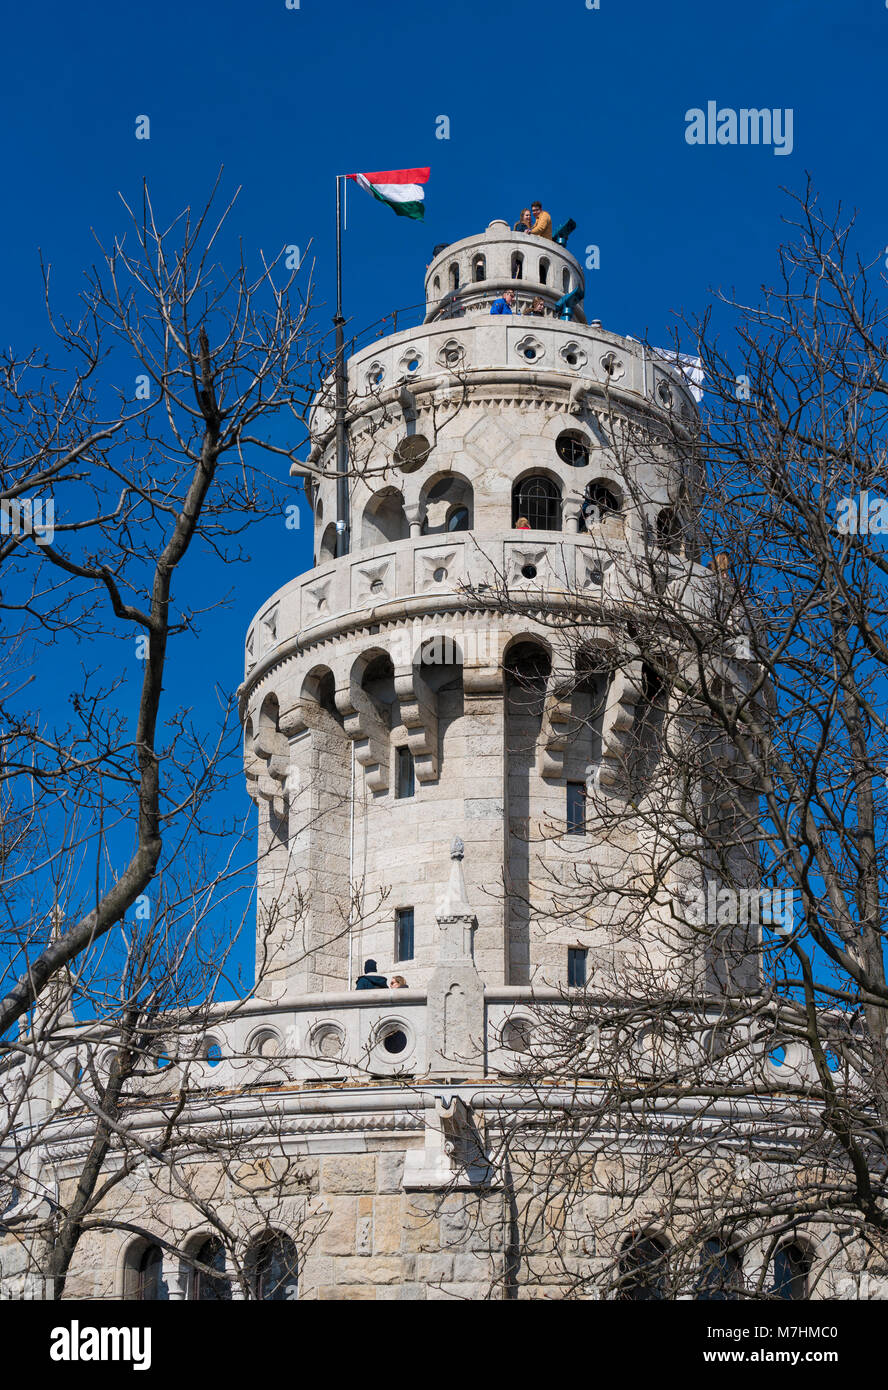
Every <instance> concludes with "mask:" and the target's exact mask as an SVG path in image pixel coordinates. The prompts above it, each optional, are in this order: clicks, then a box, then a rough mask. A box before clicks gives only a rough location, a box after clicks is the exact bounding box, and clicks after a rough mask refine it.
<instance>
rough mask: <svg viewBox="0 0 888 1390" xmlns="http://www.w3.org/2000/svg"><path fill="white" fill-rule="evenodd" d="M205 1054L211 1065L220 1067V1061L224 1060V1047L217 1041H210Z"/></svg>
mask: <svg viewBox="0 0 888 1390" xmlns="http://www.w3.org/2000/svg"><path fill="white" fill-rule="evenodd" d="M204 1056H205V1057H206V1060H207V1063H208V1064H209V1066H211V1067H218V1065H219V1063H220V1062H221V1061H222V1049H221V1047H220V1046H219V1044H218V1043H217V1042H211V1043H208V1044H207V1050H206V1052H205V1053H204Z"/></svg>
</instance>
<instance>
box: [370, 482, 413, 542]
mask: <svg viewBox="0 0 888 1390" xmlns="http://www.w3.org/2000/svg"><path fill="white" fill-rule="evenodd" d="M409 535H410V526H409V524H408V522H407V516H406V513H405V511H404V497H403V494H402V492H401V490H400V488H397V487H393V486H391V485H389V486H388V487H384V488H380V490H379V492H375V493H374V494H373V496H372V497H371V498H370V500H369V502H368V503H367V505H366V507H365V508H364V514H363V516H362V518H361V545H362V546H367V547H369V546H373V545H381V544H382V543H383V542H385V541H401V540H406V539H407V537H408V536H409Z"/></svg>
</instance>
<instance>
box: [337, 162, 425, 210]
mask: <svg viewBox="0 0 888 1390" xmlns="http://www.w3.org/2000/svg"><path fill="white" fill-rule="evenodd" d="M429 172H430V171H429V170H428V169H386V170H384V171H383V172H382V173H381V174H349V175H348V177H349V178H350V179H354V181H355V183H357V184H360V186H361V188H365V189H366V190H367V192H368V193H372V194H373V197H374V198H378V199H379V201H380V203H386V204H387V205H388V206H389V207H390V208H391V210H392V212H396V213H397V214H398V216H399V217H412V218H413V219H414V220H415V221H420V222H421V221H422V219H423V216H424V209H423V202H424V200H425V190H424V188H423V184H424V183H428V181H429Z"/></svg>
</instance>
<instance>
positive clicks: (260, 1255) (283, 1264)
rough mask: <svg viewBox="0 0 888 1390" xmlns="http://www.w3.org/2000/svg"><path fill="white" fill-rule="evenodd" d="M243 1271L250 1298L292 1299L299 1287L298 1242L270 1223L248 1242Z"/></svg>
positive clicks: (260, 1299)
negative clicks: (270, 1225) (269, 1225)
mask: <svg viewBox="0 0 888 1390" xmlns="http://www.w3.org/2000/svg"><path fill="white" fill-rule="evenodd" d="M244 1272H245V1274H246V1276H247V1285H248V1287H249V1290H250V1297H251V1298H254V1299H256V1300H257V1301H258V1302H261V1303H283V1302H292V1301H293V1300H294V1299H296V1298H297V1297H298V1290H299V1254H298V1251H297V1249H296V1242H295V1241H294V1240H293V1239H292V1237H291V1236H289V1235H287V1233H286V1232H285V1231H279V1230H276V1229H275V1228H274V1227H267V1228H266V1229H265V1230H263V1231H261V1232H260V1233H259V1234H258V1235H255V1236H253V1237H252V1239H251V1240H250V1242H249V1244H248V1245H247V1250H246V1254H245V1256H244Z"/></svg>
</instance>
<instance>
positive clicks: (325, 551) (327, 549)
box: [318, 521, 336, 565]
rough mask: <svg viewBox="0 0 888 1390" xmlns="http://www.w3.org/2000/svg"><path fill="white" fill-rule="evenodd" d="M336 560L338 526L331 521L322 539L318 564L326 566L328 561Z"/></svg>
mask: <svg viewBox="0 0 888 1390" xmlns="http://www.w3.org/2000/svg"><path fill="white" fill-rule="evenodd" d="M335 559H336V526H335V524H334V523H333V522H332V521H331V522H330V525H329V526H328V527H327V529H326V530H325V532H324V534H323V536H322V537H321V549H320V552H319V554H318V563H319V564H321V565H324V564H326V563H327V561H328V560H335Z"/></svg>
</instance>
